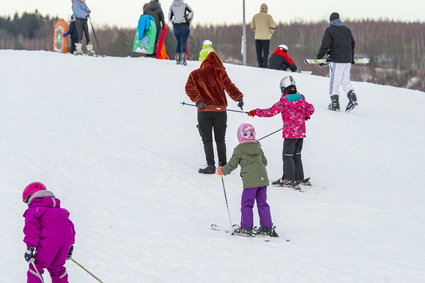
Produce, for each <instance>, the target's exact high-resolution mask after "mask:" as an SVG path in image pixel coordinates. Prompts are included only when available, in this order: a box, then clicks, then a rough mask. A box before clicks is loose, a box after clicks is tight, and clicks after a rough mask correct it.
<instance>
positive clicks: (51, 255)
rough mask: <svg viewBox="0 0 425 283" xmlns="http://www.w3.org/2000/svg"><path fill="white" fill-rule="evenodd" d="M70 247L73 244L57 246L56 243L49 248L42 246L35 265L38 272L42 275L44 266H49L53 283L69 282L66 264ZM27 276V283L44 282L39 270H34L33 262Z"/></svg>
mask: <svg viewBox="0 0 425 283" xmlns="http://www.w3.org/2000/svg"><path fill="white" fill-rule="evenodd" d="M70 248H71V246H68V245H65V246H59V245H58V246H56V247H55V245H54V244H53V245H52V246H50V247H49V248H43V247H42V246H40V247H39V248H38V250H37V253H36V255H35V266H36V267H37V270H38V272H39V273H40V274H41V275H42V274H43V273H44V268H47V270H48V271H49V273H50V277H51V278H52V283H68V274H67V273H66V268H65V266H64V265H65V261H66V258H67V257H68V253H69V249H70ZM27 277H28V280H27V283H40V282H42V281H41V279H40V278H39V277H38V275H37V272H36V271H34V267H33V266H32V264H30V266H29V270H28V272H27Z"/></svg>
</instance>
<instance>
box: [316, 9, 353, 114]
mask: <svg viewBox="0 0 425 283" xmlns="http://www.w3.org/2000/svg"><path fill="white" fill-rule="evenodd" d="M329 21H330V26H329V27H327V28H326V30H325V34H324V36H323V39H322V44H321V45H320V49H319V53H318V54H317V57H316V58H317V59H322V58H323V56H325V55H328V56H329V57H328V60H329V72H330V75H329V77H330V79H331V83H330V89H329V94H330V96H331V104H329V107H328V109H329V110H332V111H340V106H339V87H340V86H341V87H342V89H343V90H344V92H345V93H346V94H347V97H348V105H347V107H346V109H345V111H351V110H353V109H354V107H356V106H357V105H358V102H357V96H356V94H355V92H354V88H353V86H352V84H351V80H350V77H351V64H353V63H354V47H355V41H354V38H353V35H352V34H351V30H350V29H349V28H348V27H347V26H345V25H344V24H343V23H342V21H341V19H340V16H339V14H338V13H336V12H333V13H332V14H331V15H330V17H329Z"/></svg>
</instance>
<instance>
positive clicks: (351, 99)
mask: <svg viewBox="0 0 425 283" xmlns="http://www.w3.org/2000/svg"><path fill="white" fill-rule="evenodd" d="M347 97H348V104H347V108H345V111H346V112H349V111H351V110H353V109H354V107H356V106H357V105H358V103H357V96H356V94H355V92H354V90H350V91H349V92H348V93H347Z"/></svg>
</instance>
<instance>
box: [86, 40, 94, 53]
mask: <svg viewBox="0 0 425 283" xmlns="http://www.w3.org/2000/svg"><path fill="white" fill-rule="evenodd" d="M86 48H87V54H88V55H90V56H94V55H96V54H95V53H94V50H93V44H91V43H88V44H87V46H86Z"/></svg>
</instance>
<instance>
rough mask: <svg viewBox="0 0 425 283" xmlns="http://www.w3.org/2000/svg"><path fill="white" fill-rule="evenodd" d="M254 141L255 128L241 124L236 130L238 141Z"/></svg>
mask: <svg viewBox="0 0 425 283" xmlns="http://www.w3.org/2000/svg"><path fill="white" fill-rule="evenodd" d="M246 140H255V128H254V126H253V125H251V124H242V125H240V126H239V128H238V141H239V142H242V141H246Z"/></svg>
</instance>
